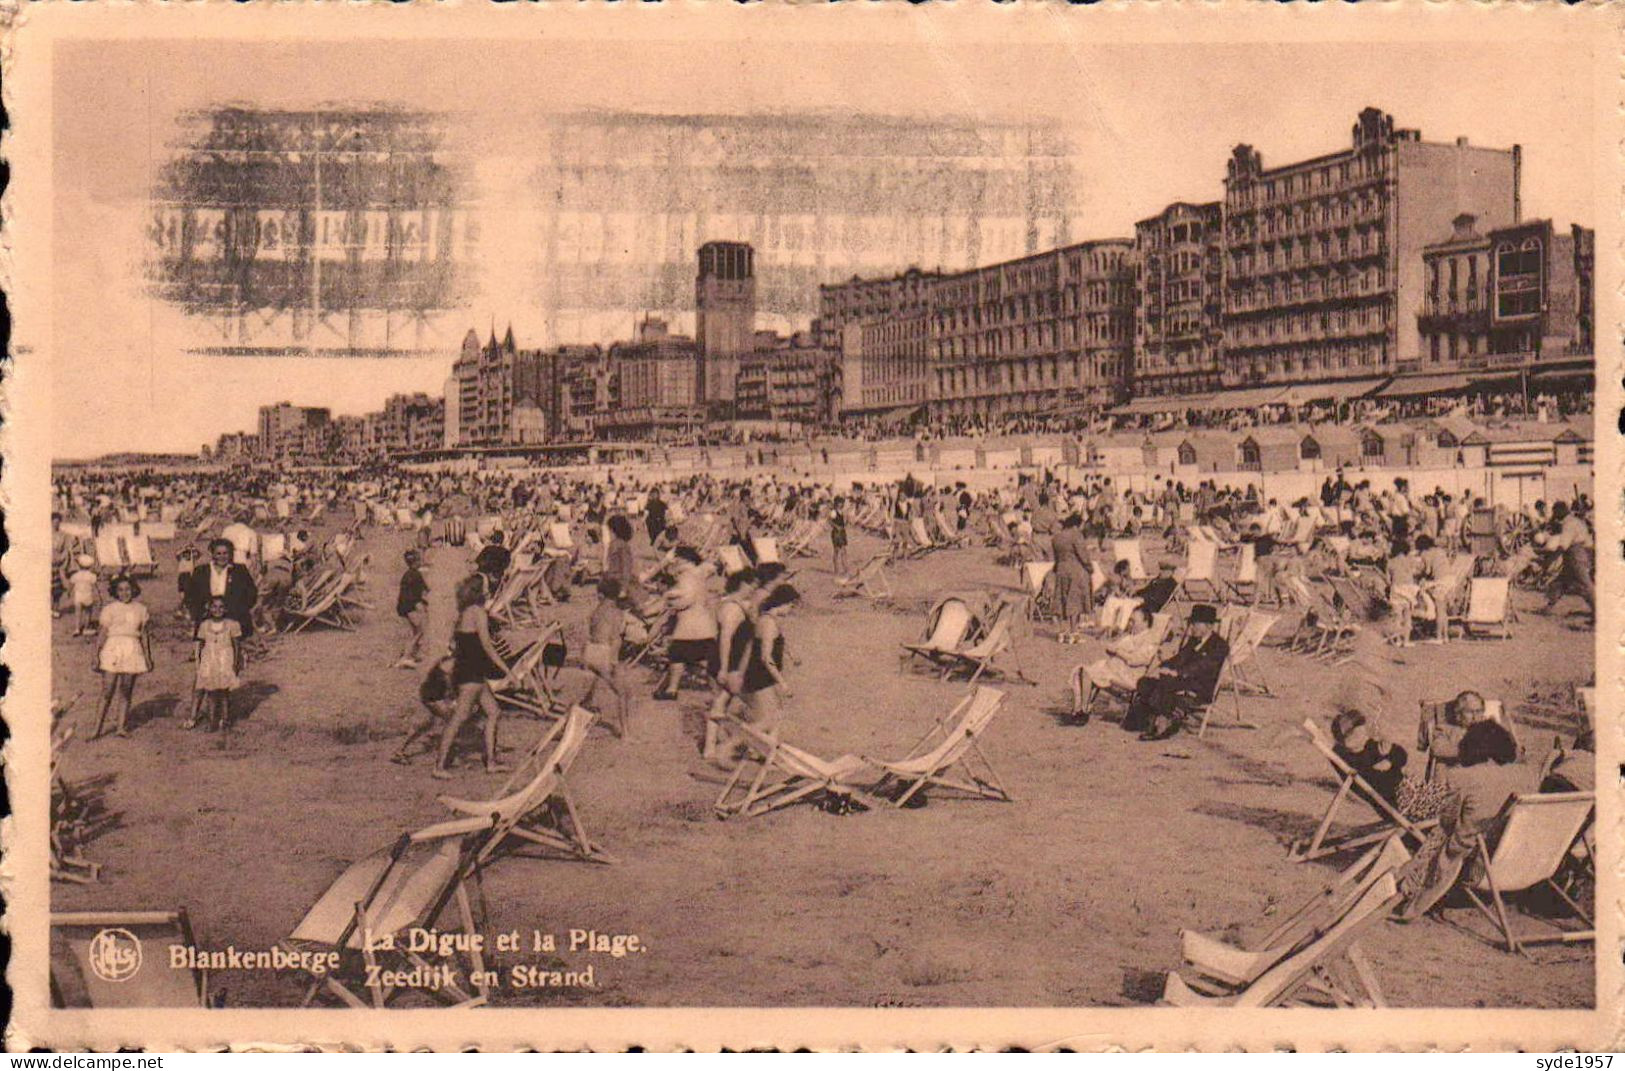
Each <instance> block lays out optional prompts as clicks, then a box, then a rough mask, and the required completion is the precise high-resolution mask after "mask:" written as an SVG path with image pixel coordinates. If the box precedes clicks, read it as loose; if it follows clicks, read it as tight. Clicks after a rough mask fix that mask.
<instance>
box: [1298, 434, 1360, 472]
mask: <svg viewBox="0 0 1625 1071" xmlns="http://www.w3.org/2000/svg"><path fill="white" fill-rule="evenodd" d="M1308 437H1309V438H1311V439H1313V440H1314V445H1313V446H1308V449H1309V450H1310V451H1311V452H1313V451H1315V450H1318V451H1319V452H1320V456H1319V458H1318V459H1317V460H1318V462H1319V466H1318V469H1317V471H1322V470H1328V471H1329V470H1332V469H1339V468H1355V467H1357V466H1359V464H1360V453H1361V441H1360V433H1359V431H1358V430H1356V429H1354V428H1351V427H1347V426H1345V425H1342V424H1318V425H1316V426H1315V427H1313V428H1312V429H1310V431H1309V433H1308ZM1305 445H1306V444H1299V447H1298V453H1299V456H1300V457H1301V456H1302V454H1303V451H1304V449H1305Z"/></svg>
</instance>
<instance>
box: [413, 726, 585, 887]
mask: <svg viewBox="0 0 1625 1071" xmlns="http://www.w3.org/2000/svg"><path fill="white" fill-rule="evenodd" d="M594 717H595V715H594V714H593V712H592V711H590V710H587V709H586V708H585V707H579V706H578V707H572V708H570V713H569V714H567V715H566V716H565V717H564V719H563V720H562V721H561V722H560V723H559V724H558V725H557V726H555V727H554V731H552V732H548V733H545V734H543V736H542V738H541V740H540V741H538V743H537V745H536V747H534V748H532V750H531V755H530V757H529V758H527V759H526V761H525V762H524V763H522V764H521V765H520V767H519V769H518V770H517V771H516V774H518V773H521V772H523V773H529V774H530V775H531V776H530V780H529V781H527V782H525V783H524V784H522V785H519V786H518V787H517V788H514V784H515V781H514V778H512V777H510V778H509V783H508V784H507V785H504V786H503V789H502V791H503V792H504V795H502V796H500V797H499V798H497V799H494V800H465V799H459V798H457V797H455V796H441V797H439V799H440V802H441V803H443V804H445V805H446V806H447V807H449V808H451V809H452V810H453V811H456V812H458V813H459V814H463V815H467V816H469V817H470V818H479V819H481V820H483V821H487V822H491V823H494V825H492V827H491V835H490V837H489V838H488V839H487V840H486V841H485V842H484V843H483V844H482V845H481V846H480V848H479V852H478V856H477V859H478V861H480V862H484V861H485V859H486V858H488V857H489V856H490V855H491V853H493V852H495V851H496V850H497V849H498V848H500V847H503V846H504V845H505V844H506V843H507V842H508V841H510V840H521V841H527V842H529V843H530V844H535V845H538V846H540V847H542V848H544V849H547V850H548V851H549V852H550V853H551V854H552V855H555V856H562V857H564V858H567V859H579V860H582V861H585V862H591V863H613V862H614V861H615V858H614V857H613V856H611V855H610V854H609V853H608V852H606V851H604V850H603V849H602V848H600V847H598V845H596V844H594V843H593V841H592V839H591V838H590V837H588V835H587V830H586V827H585V826H583V825H582V824H581V818H580V816H579V815H578V814H577V813H576V806H575V802H574V800H573V799H572V798H571V795H570V784H569V780H568V777H569V773H570V767H571V766H572V765H574V763H575V761H576V757H577V756H579V755H580V754H581V748H582V747H583V745H585V744H586V742H587V732H588V730H589V729H591V728H592V722H593V718H594ZM510 788H513V791H511V792H510V791H508V790H509V789H510ZM451 824H452V825H456V822H455V821H453V822H452V823H451ZM438 828H440V827H439V826H430V827H429V830H435V829H438Z"/></svg>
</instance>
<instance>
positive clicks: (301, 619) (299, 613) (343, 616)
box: [283, 573, 356, 632]
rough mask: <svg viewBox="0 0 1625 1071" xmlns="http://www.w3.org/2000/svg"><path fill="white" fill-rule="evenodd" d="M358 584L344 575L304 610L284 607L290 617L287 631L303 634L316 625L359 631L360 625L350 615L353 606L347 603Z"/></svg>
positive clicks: (300, 607) (314, 595) (351, 577)
mask: <svg viewBox="0 0 1625 1071" xmlns="http://www.w3.org/2000/svg"><path fill="white" fill-rule="evenodd" d="M354 582H355V578H354V577H353V576H352V575H351V574H349V573H340V574H339V575H338V576H337V577H335V578H334V580H333V581H332V582H331V583H329V584H328V585H327V586H326V587H325V589H323V590H322V591H321V592H319V593H318V592H313V593H312V594H311V596H310V599H309V601H308V602H306V603H305V604H304V605H303V606H285V607H283V613H284V614H285V615H287V618H286V619H287V627H286V628H285V629H284V631H286V632H303V631H304V630H305V629H307V628H309V627H310V626H312V625H326V626H327V627H329V628H335V629H341V630H343V631H346V632H353V631H355V628H356V621H355V618H354V616H353V615H352V614H351V612H350V610H351V606H350V604H348V603H347V602H346V601H345V600H344V596H345V594H346V593H348V592H349V590H350V588H351V586H352V585H353V584H354Z"/></svg>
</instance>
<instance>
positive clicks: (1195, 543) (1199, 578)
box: [1129, 539, 1224, 602]
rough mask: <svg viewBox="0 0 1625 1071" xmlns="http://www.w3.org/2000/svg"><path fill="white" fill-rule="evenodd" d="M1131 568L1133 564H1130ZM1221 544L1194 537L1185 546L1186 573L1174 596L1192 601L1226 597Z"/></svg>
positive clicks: (1180, 580)
mask: <svg viewBox="0 0 1625 1071" xmlns="http://www.w3.org/2000/svg"><path fill="white" fill-rule="evenodd" d="M1129 568H1130V570H1132V569H1133V565H1132V564H1131V565H1130V566H1129ZM1218 569H1219V546H1218V544H1217V543H1209V542H1207V541H1206V540H1203V539H1193V540H1191V542H1190V544H1189V545H1188V546H1187V547H1186V548H1185V575H1184V576H1182V577H1180V579H1179V585H1178V587H1176V588H1175V589H1174V598H1176V599H1185V600H1188V601H1190V602H1197V601H1214V600H1219V599H1222V598H1224V592H1222V591H1220V590H1219V574H1218Z"/></svg>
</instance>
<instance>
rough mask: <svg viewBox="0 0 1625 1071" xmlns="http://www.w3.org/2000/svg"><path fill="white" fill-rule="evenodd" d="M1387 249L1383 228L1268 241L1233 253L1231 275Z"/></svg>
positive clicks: (1339, 258) (1362, 255)
mask: <svg viewBox="0 0 1625 1071" xmlns="http://www.w3.org/2000/svg"><path fill="white" fill-rule="evenodd" d="M1387 249H1388V238H1387V235H1386V233H1385V232H1384V231H1383V230H1382V228H1380V227H1357V228H1355V229H1354V230H1353V231H1339V232H1337V234H1335V235H1332V234H1322V235H1320V236H1319V237H1317V238H1299V239H1296V240H1290V239H1289V240H1287V241H1283V242H1278V243H1277V242H1267V243H1265V244H1264V245H1262V246H1260V247H1259V248H1258V249H1257V250H1256V251H1253V250H1237V251H1235V252H1233V253H1231V254H1230V272H1231V274H1232V275H1234V276H1243V275H1249V274H1256V273H1262V272H1268V271H1278V270H1280V269H1282V268H1293V267H1299V266H1301V265H1306V264H1311V263H1317V262H1326V261H1331V260H1348V259H1350V258H1352V257H1371V256H1377V255H1379V254H1381V253H1384V252H1386V251H1387Z"/></svg>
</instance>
